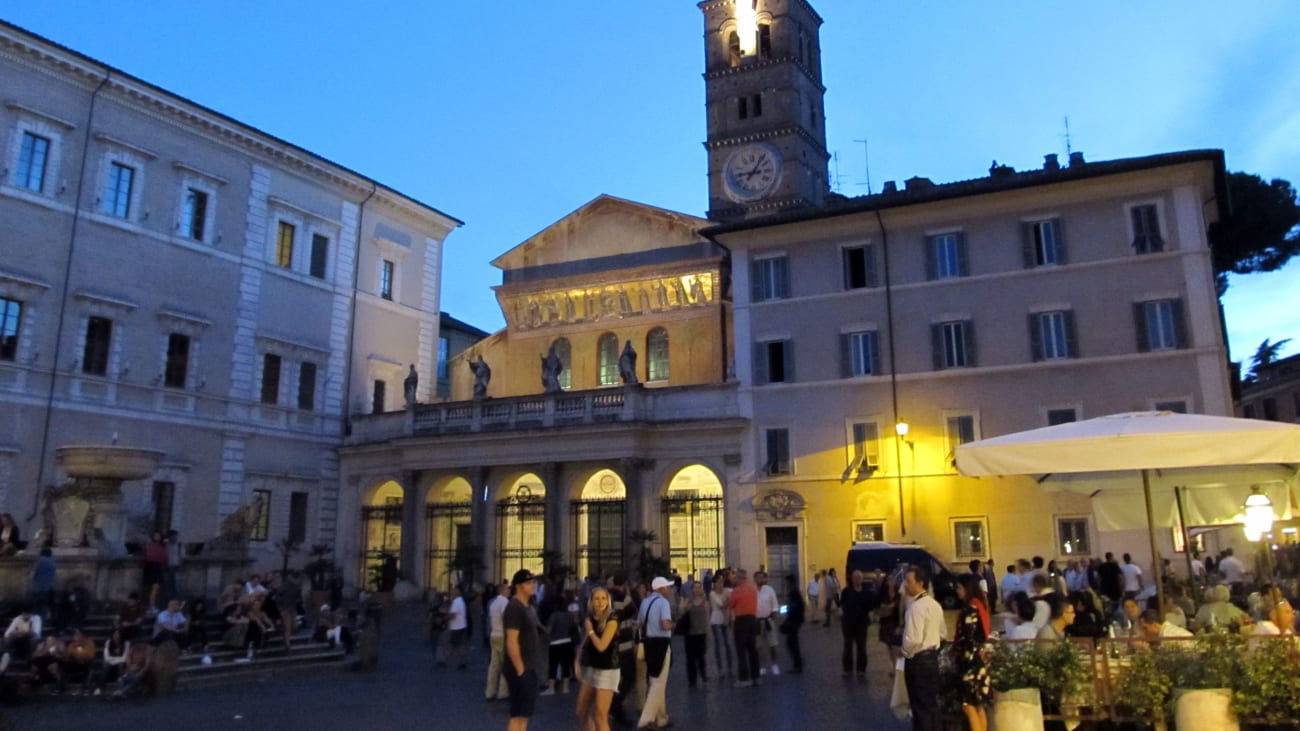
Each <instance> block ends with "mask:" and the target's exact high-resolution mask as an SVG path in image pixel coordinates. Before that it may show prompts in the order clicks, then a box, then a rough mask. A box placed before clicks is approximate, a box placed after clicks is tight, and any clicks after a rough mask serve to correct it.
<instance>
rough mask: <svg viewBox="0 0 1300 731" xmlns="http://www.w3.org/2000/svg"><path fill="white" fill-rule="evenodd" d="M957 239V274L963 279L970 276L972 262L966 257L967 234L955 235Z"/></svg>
mask: <svg viewBox="0 0 1300 731" xmlns="http://www.w3.org/2000/svg"><path fill="white" fill-rule="evenodd" d="M954 235H955V236H956V237H957V273H958V274H960V275H961V276H963V277H968V276H970V261H969V259H968V258H967V256H966V234H964V233H958V234H954Z"/></svg>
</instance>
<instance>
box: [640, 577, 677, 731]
mask: <svg viewBox="0 0 1300 731" xmlns="http://www.w3.org/2000/svg"><path fill="white" fill-rule="evenodd" d="M672 588H673V582H671V581H669V580H668V579H666V578H664V577H662V576H656V577H655V579H654V581H652V582H650V590H651V591H653V592H654V593H653V594H651V595H650V596H648V597H646V598H645V600H644V601H642V602H641V609H640V612H639V614H640V619H641V632H642V637H644V639H645V667H646V675H647V676H649V678H650V688H649V690H647V691H646V696H645V707H644V708H642V709H641V720H640V721H638V722H637V725H636V727H637V728H668V727H669V726H670V725H672V724H671V722H670V721H669V720H668V706H667V702H666V699H665V697H664V696H665V693H666V692H667V690H668V667H669V664H670V662H669V661H670V660H671V659H672V640H673V608H672V601H671V599H669V596H670V594H669V592H671V591H672Z"/></svg>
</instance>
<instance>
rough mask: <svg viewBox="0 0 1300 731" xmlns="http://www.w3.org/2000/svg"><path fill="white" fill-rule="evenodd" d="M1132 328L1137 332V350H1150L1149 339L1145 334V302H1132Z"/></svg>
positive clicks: (1140, 351) (1143, 351) (1142, 351)
mask: <svg viewBox="0 0 1300 731" xmlns="http://www.w3.org/2000/svg"><path fill="white" fill-rule="evenodd" d="M1133 330H1134V331H1135V332H1136V333H1137V350H1138V352H1139V353H1146V352H1149V351H1150V350H1151V340H1150V338H1149V336H1148V335H1147V303H1145V302H1134V303H1133Z"/></svg>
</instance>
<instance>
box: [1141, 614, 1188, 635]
mask: <svg viewBox="0 0 1300 731" xmlns="http://www.w3.org/2000/svg"><path fill="white" fill-rule="evenodd" d="M1138 621H1139V622H1140V623H1141V625H1142V636H1143V637H1145V638H1146V639H1147V640H1149V641H1155V640H1163V639H1167V638H1170V637H1192V636H1193V635H1192V633H1191V632H1188V631H1187V630H1185V629H1183V628H1182V627H1179V626H1178V625H1176V624H1174V623H1173V622H1166V621H1164V620H1162V619H1161V618H1160V612H1158V611H1156V610H1154V609H1148V610H1146V611H1145V612H1142V616H1141V619H1139V620H1138Z"/></svg>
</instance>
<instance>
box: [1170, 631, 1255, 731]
mask: <svg viewBox="0 0 1300 731" xmlns="http://www.w3.org/2000/svg"><path fill="white" fill-rule="evenodd" d="M1244 653H1245V638H1243V637H1242V636H1241V635H1239V634H1234V633H1222V632H1214V633H1210V634H1206V635H1200V636H1198V637H1197V638H1196V639H1195V640H1184V641H1165V642H1162V643H1161V644H1160V646H1159V647H1157V648H1156V650H1155V659H1156V664H1157V665H1158V666H1160V667H1161V669H1162V670H1163V672H1164V674H1165V675H1166V676H1168V678H1169V684H1170V686H1171V687H1172V688H1173V693H1172V698H1173V701H1174V725H1175V726H1177V727H1178V729H1179V731H1201V730H1202V729H1203V730H1204V731H1236V729H1238V728H1239V726H1238V724H1237V719H1236V718H1235V717H1234V716H1233V713H1232V708H1231V703H1232V688H1233V684H1234V682H1235V681H1236V679H1237V677H1238V675H1240V673H1241V658H1242V655H1243V654H1244Z"/></svg>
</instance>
